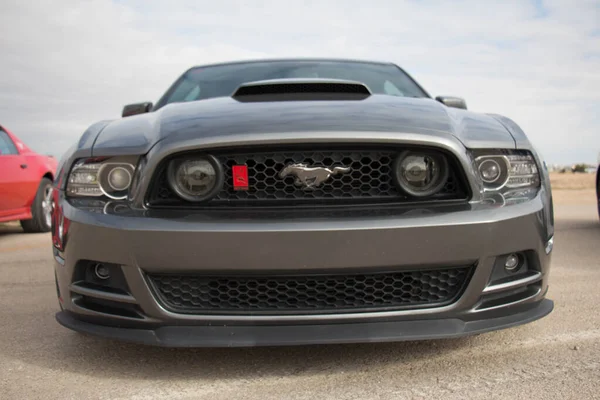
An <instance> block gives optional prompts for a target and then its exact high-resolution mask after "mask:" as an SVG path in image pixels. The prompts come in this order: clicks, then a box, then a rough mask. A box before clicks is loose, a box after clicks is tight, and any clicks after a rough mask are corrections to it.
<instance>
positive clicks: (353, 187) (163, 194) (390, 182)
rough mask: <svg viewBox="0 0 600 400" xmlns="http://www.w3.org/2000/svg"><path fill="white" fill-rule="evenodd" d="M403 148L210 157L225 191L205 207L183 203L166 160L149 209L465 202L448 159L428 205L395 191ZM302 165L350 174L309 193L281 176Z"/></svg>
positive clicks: (452, 162) (463, 190)
mask: <svg viewBox="0 0 600 400" xmlns="http://www.w3.org/2000/svg"><path fill="white" fill-rule="evenodd" d="M403 150H406V149H405V148H387V149H385V148H384V149H381V148H373V149H365V148H364V147H363V148H362V149H353V148H349V149H338V150H328V149H323V150H290V151H281V152H273V151H268V152H267V151H262V152H261V151H252V152H250V151H245V152H230V151H229V152H214V153H212V154H213V155H214V156H215V157H216V158H217V159H218V160H219V162H220V163H221V165H222V166H223V172H224V174H225V180H224V185H223V188H222V190H221V191H220V192H219V193H218V194H217V195H216V196H215V197H214V198H213V199H211V200H209V201H208V202H206V203H200V204H194V203H190V202H186V201H185V200H182V199H181V198H179V197H178V196H177V195H176V194H175V193H174V192H173V191H172V190H171V189H170V187H169V184H168V182H167V173H166V169H167V163H168V160H166V161H165V162H164V163H163V164H162V165H161V166H160V167H159V168H158V169H157V175H156V177H155V179H154V181H153V184H152V185H151V187H150V191H149V196H148V205H149V206H151V207H152V206H154V207H161V206H167V207H169V206H188V207H195V206H200V207H206V206H210V207H214V206H285V205H288V206H289V205H302V204H304V205H330V204H377V203H398V202H405V203H406V202H415V201H419V202H428V201H429V202H431V201H439V200H466V199H467V192H468V189H467V187H466V185H465V184H464V180H463V179H461V178H460V177H461V174H460V173H458V171H459V168H458V167H457V163H456V162H455V160H454V159H453V157H449V161H450V162H449V165H450V169H451V171H450V175H449V179H448V182H447V183H446V185H445V186H444V188H443V189H442V190H441V191H440V192H439V193H437V194H435V195H433V196H430V197H428V198H427V199H415V198H413V197H410V196H408V195H406V194H404V193H403V192H402V191H401V190H400V189H398V188H397V187H396V185H395V182H394V180H395V178H394V176H393V162H394V160H395V158H396V157H397V156H398V154H399V153H400V152H401V151H403ZM293 163H304V164H307V165H309V166H311V167H325V168H329V169H331V170H333V169H334V168H335V167H349V168H351V170H350V171H348V172H345V173H339V174H336V175H332V176H330V177H329V178H328V179H327V180H326V181H325V182H324V183H322V184H321V185H320V186H318V187H316V188H314V189H310V190H307V189H305V188H303V187H300V186H297V185H296V184H295V181H296V178H295V177H294V176H292V175H288V176H286V177H284V178H281V177H280V176H279V173H280V171H281V170H282V169H283V168H284V167H285V166H287V165H289V164H293ZM234 165H246V166H247V167H248V182H249V189H248V190H247V191H244V190H234V187H233V176H232V167H233V166H234Z"/></svg>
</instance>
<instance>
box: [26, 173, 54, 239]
mask: <svg viewBox="0 0 600 400" xmlns="http://www.w3.org/2000/svg"><path fill="white" fill-rule="evenodd" d="M51 196H52V181H51V180H50V179H48V178H42V181H41V182H40V186H39V187H38V190H37V193H36V194H35V199H34V200H33V204H32V205H31V215H32V218H31V219H24V220H21V227H22V228H23V230H24V231H25V232H27V233H40V232H50V230H51V229H52V214H51V207H52V203H51ZM49 213H50V214H49Z"/></svg>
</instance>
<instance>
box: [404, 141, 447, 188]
mask: <svg viewBox="0 0 600 400" xmlns="http://www.w3.org/2000/svg"><path fill="white" fill-rule="evenodd" d="M394 170H395V175H396V181H397V183H398V186H399V187H400V189H401V190H403V191H404V192H406V193H407V194H409V195H411V196H415V197H426V196H431V195H433V194H435V193H437V192H439V191H440V190H441V189H442V188H443V187H444V185H445V184H446V182H447V181H448V173H449V171H448V161H447V160H446V157H444V156H443V155H442V154H437V153H429V152H419V151H405V152H403V153H401V154H400V155H399V156H398V158H397V159H396V161H395V164H394Z"/></svg>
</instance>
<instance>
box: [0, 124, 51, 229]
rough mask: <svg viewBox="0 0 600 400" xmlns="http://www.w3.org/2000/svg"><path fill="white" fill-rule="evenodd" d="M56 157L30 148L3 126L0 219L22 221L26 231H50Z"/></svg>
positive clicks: (1, 131) (0, 160)
mask: <svg viewBox="0 0 600 400" xmlns="http://www.w3.org/2000/svg"><path fill="white" fill-rule="evenodd" d="M56 166H57V161H56V159H54V158H53V157H50V156H43V155H41V154H37V153H35V152H34V151H32V150H31V149H29V148H28V147H27V146H26V145H25V143H23V142H21V141H20V140H19V139H18V138H17V137H16V136H15V135H13V134H12V133H11V132H10V131H9V130H8V129H6V128H3V127H2V126H0V222H8V221H21V226H22V227H23V230H24V231H25V232H49V231H50V228H51V224H52V201H51V199H52V197H51V196H52V180H53V179H54V176H55V174H56Z"/></svg>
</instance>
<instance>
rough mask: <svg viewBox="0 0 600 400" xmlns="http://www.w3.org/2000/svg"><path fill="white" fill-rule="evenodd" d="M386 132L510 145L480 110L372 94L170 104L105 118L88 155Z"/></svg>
mask: <svg viewBox="0 0 600 400" xmlns="http://www.w3.org/2000/svg"><path fill="white" fill-rule="evenodd" d="M324 131H336V132H348V135H349V137H350V138H351V137H352V132H359V131H361V132H386V133H390V132H391V133H397V134H398V135H399V136H401V135H402V134H422V135H430V136H434V137H435V136H437V137H448V136H449V135H451V136H454V137H456V138H457V139H458V140H460V141H461V142H462V143H463V144H464V145H465V146H466V147H467V148H515V139H514V138H513V136H512V135H511V133H510V132H509V131H508V130H507V128H506V127H505V125H504V124H503V123H501V122H500V119H499V118H496V117H494V116H491V115H487V114H478V113H474V112H470V111H466V110H460V109H453V108H448V107H446V106H444V105H442V104H441V103H439V102H437V101H435V100H432V99H423V98H405V97H394V96H384V95H373V96H370V97H368V98H366V99H364V100H345V101H277V102H240V101H237V100H235V99H233V98H216V99H210V100H202V101H194V102H189V103H178V104H170V105H167V106H165V107H163V108H161V109H160V110H158V111H155V112H151V113H148V114H143V115H137V116H132V117H127V118H122V119H118V120H114V121H111V122H108V123H107V124H106V125H105V126H104V128H103V129H102V130H101V131H100V133H99V134H98V136H97V137H96V140H95V143H94V146H93V154H94V155H120V154H145V153H146V152H147V151H149V150H150V148H152V146H154V145H155V144H156V143H158V142H159V141H168V142H172V143H174V142H177V141H189V140H193V139H195V138H197V139H206V138H210V137H224V136H228V135H252V136H256V135H261V134H273V133H286V134H293V133H297V134H298V136H299V137H302V134H303V133H306V132H324Z"/></svg>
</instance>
